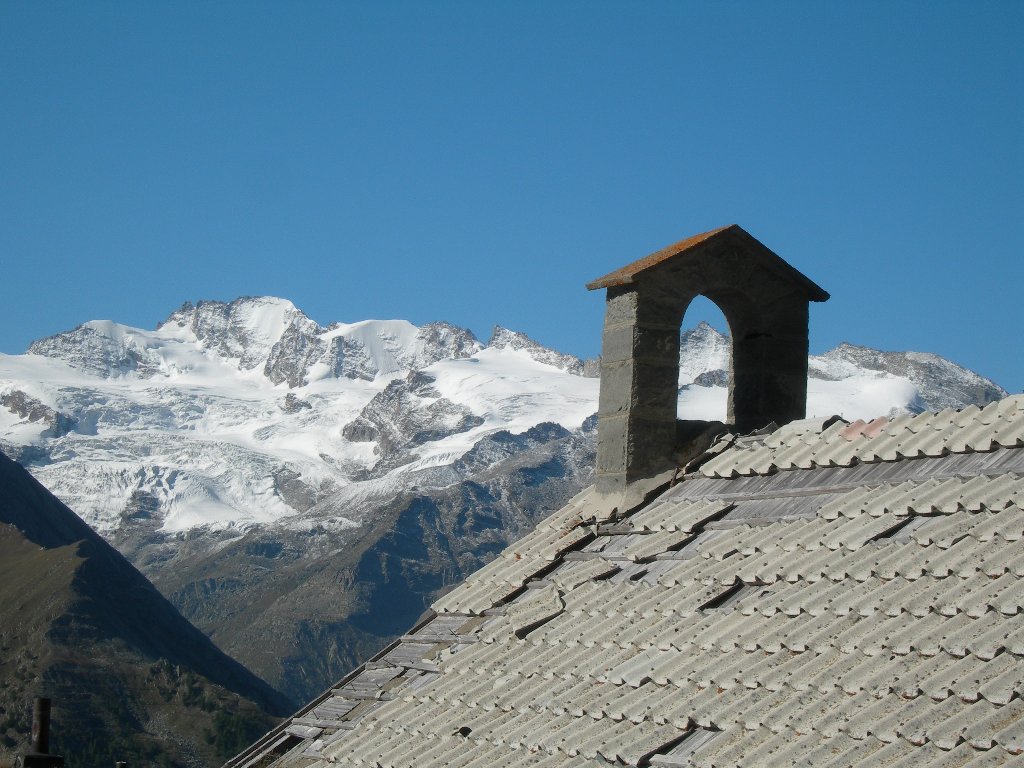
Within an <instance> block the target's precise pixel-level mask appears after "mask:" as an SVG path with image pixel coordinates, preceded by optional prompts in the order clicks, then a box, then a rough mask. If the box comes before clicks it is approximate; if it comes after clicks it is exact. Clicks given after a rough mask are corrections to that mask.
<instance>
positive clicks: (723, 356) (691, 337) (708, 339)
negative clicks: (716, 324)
mask: <svg viewBox="0 0 1024 768" xmlns="http://www.w3.org/2000/svg"><path fill="white" fill-rule="evenodd" d="M730 347H731V343H730V341H729V337H728V336H725V335H724V334H721V333H719V332H718V331H716V330H715V329H714V328H712V327H711V326H710V325H708V324H707V323H705V322H701V323H699V324H698V325H697V327H696V328H691V329H689V330H685V331H683V332H682V334H681V336H680V338H679V384H680V385H683V386H685V385H686V384H697V385H698V386H701V387H708V386H723V387H728V386H729V373H728V372H729V349H730ZM716 372H722V373H724V374H725V377H724V383H721V384H720V383H717V382H720V381H723V378H722V376H721V375H719V374H718V373H716ZM701 376H703V379H702V381H703V383H701V382H698V381H697V378H698V377H701ZM709 376H710V378H709ZM710 382H715V383H710Z"/></svg>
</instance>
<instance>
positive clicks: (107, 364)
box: [28, 320, 162, 379]
mask: <svg viewBox="0 0 1024 768" xmlns="http://www.w3.org/2000/svg"><path fill="white" fill-rule="evenodd" d="M28 353H29V354H30V355H42V356H43V357H49V358H52V359H55V360H63V361H64V362H65V363H67V364H68V365H70V366H71V367H72V368H77V369H78V370H80V371H83V372H85V373H88V374H90V375H92V376H99V377H101V378H105V379H110V378H117V377H120V376H124V375H127V374H129V373H133V374H135V375H136V376H138V377H139V378H148V377H150V376H152V375H154V374H155V373H157V372H158V371H159V370H160V368H161V364H162V361H161V359H160V356H159V354H158V353H157V352H156V351H155V350H154V349H153V347H152V345H151V344H149V343H148V342H147V340H146V339H145V333H144V332H139V333H136V329H134V328H129V327H127V326H124V325H120V324H118V323H114V322H110V321H107V320H92V321H90V322H88V323H82V324H81V325H80V326H78V327H77V328H74V329H72V330H70V331H65V332H64V333H58V334H56V335H54V336H47V337H46V338H45V339H39V340H37V341H33V342H32V344H31V345H30V346H29V348H28Z"/></svg>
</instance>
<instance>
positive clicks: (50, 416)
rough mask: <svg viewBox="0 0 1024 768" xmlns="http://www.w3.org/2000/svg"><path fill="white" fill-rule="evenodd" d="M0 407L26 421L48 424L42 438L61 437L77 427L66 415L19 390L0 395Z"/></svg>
mask: <svg viewBox="0 0 1024 768" xmlns="http://www.w3.org/2000/svg"><path fill="white" fill-rule="evenodd" d="M0 405H2V406H3V407H4V408H6V409H7V410H9V411H10V412H11V413H14V414H17V415H18V416H20V417H21V418H23V419H25V420H26V421H32V422H34V421H42V422H44V423H46V424H48V425H49V429H47V430H46V431H45V432H43V433H42V434H43V436H44V437H61V436H63V435H66V434H67V433H68V432H70V431H71V430H73V429H74V428H75V427H76V426H77V422H76V421H75V420H74V419H73V418H71V417H70V416H68V415H67V414H65V413H60V412H59V411H55V410H54V409H53V408H50V407H49V406H48V405H44V404H43V403H41V402H39V401H38V400H36V399H35V398H34V397H32V396H31V395H28V394H26V393H25V392H22V391H21V390H19V389H16V390H14V391H13V392H5V393H4V394H2V395H0Z"/></svg>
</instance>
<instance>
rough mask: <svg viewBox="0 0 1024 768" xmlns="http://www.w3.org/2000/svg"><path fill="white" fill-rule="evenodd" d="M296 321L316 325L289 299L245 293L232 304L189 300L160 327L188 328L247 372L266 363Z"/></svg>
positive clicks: (209, 346) (199, 338)
mask: <svg viewBox="0 0 1024 768" xmlns="http://www.w3.org/2000/svg"><path fill="white" fill-rule="evenodd" d="M296 323H297V324H299V325H304V324H312V325H313V326H316V323H313V321H312V320H310V319H309V318H308V317H306V316H305V315H304V314H303V313H302V312H301V311H300V310H298V309H296V307H295V305H294V304H292V303H291V302H290V301H288V300H286V299H279V298H276V297H273V296H243V297H242V298H239V299H235V300H234V301H232V302H230V303H225V302H223V301H200V302H199V303H198V304H196V305H193V304H191V303H188V302H186V303H185V304H183V305H182V306H181V308H179V309H178V310H176V311H175V312H173V313H171V315H170V316H169V317H168V318H167V319H166V320H164V321H163V322H162V323H160V324H159V325H158V326H157V330H162V329H165V328H167V327H169V326H176V327H178V328H187V329H189V330H191V331H192V333H193V334H194V335H195V337H196V340H197V341H199V342H200V344H201V345H202V346H203V347H204V348H205V349H207V350H208V351H212V352H214V353H216V354H217V355H219V356H221V357H223V358H225V359H228V360H233V361H237V363H238V367H239V368H241V369H242V370H245V371H247V370H252V369H253V368H256V367H257V366H259V365H261V364H265V363H266V362H267V360H268V358H269V357H270V353H271V350H272V349H273V347H274V345H275V344H276V343H277V342H278V341H279V340H280V339H281V337H282V336H283V335H284V334H285V332H286V331H287V330H288V329H289V327H290V326H292V325H293V324H296ZM316 327H317V328H319V326H316Z"/></svg>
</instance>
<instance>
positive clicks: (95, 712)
mask: <svg viewBox="0 0 1024 768" xmlns="http://www.w3.org/2000/svg"><path fill="white" fill-rule="evenodd" d="M40 695H42V696H49V697H51V698H52V699H53V700H54V708H53V739H52V747H53V749H54V750H55V751H58V752H62V753H63V754H64V755H65V756H66V765H68V766H69V768H75V766H92V765H112V764H113V762H114V760H115V759H116V760H128V761H129V762H131V763H134V764H149V763H153V764H160V765H175V766H201V765H215V764H218V763H219V762H220V761H221V760H222V759H223V758H224V757H225V756H226V755H229V754H231V752H232V751H233V750H235V749H236V748H237V747H238V745H239V744H240V743H245V742H246V740H248V739H251V738H252V737H253V736H256V735H259V733H260V732H262V731H263V730H265V729H266V728H267V727H268V726H270V725H271V724H272V723H273V717H272V715H280V714H282V713H283V712H284V711H285V710H286V709H287V705H286V704H285V703H284V701H283V698H282V697H281V695H280V694H278V693H277V692H276V691H274V690H273V689H272V688H271V687H270V686H268V685H267V684H266V683H264V682H263V681H262V680H260V679H259V678H257V677H256V676H255V675H253V674H252V673H250V672H249V671H248V670H246V669H245V668H244V667H242V666H241V665H240V664H238V663H237V662H236V661H234V660H233V659H231V658H229V657H228V656H226V655H225V654H223V653H222V652H221V651H219V650H218V649H217V648H216V647H215V646H214V645H213V643H211V642H210V640H209V639H208V638H207V637H206V636H205V635H203V634H202V633H201V632H200V631H199V630H197V629H196V628H195V627H193V626H192V625H191V624H189V623H188V621H186V620H185V619H184V618H183V617H182V616H181V614H179V613H178V612H177V610H175V608H174V607H173V606H172V605H171V604H170V603H169V602H167V600H166V599H164V598H163V597H162V596H161V595H160V593H159V592H157V590H156V589H155V588H154V587H153V585H152V584H150V583H149V581H148V580H147V579H146V578H145V577H144V576H143V575H142V574H140V573H139V572H138V571H137V570H136V569H135V568H134V567H133V566H132V565H131V564H130V563H128V561H127V560H125V559H124V558H123V557H122V556H121V555H120V554H118V553H117V551H116V550H114V549H113V548H112V547H111V546H110V545H108V544H107V543H106V542H104V541H103V539H102V538H100V536H99V535H97V534H96V533H94V532H93V531H92V530H91V529H90V528H89V526H88V525H86V524H85V523H84V522H83V521H82V520H81V519H80V518H78V517H77V516H76V515H75V514H74V513H73V512H72V511H71V510H70V509H68V508H67V507H66V506H64V505H63V504H61V503H60V502H59V501H58V500H57V499H56V498H54V497H53V496H52V495H51V494H50V493H49V492H48V491H47V490H45V489H44V488H43V487H42V486H41V485H39V483H37V482H36V481H35V480H34V479H32V477H31V476H30V475H29V474H28V472H26V471H25V470H24V469H22V468H21V467H20V466H18V465H17V464H15V463H14V462H13V461H11V460H10V459H8V458H7V457H6V456H4V455H3V454H0V758H3V757H10V756H11V755H12V754H14V753H18V752H21V751H23V750H24V749H25V747H26V745H27V743H28V736H29V730H30V711H31V702H32V699H33V697H35V696H40Z"/></svg>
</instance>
